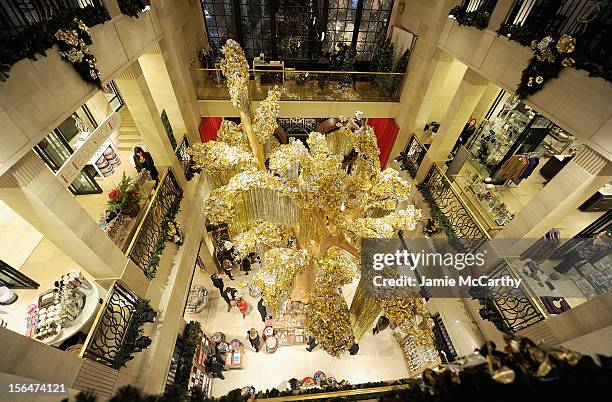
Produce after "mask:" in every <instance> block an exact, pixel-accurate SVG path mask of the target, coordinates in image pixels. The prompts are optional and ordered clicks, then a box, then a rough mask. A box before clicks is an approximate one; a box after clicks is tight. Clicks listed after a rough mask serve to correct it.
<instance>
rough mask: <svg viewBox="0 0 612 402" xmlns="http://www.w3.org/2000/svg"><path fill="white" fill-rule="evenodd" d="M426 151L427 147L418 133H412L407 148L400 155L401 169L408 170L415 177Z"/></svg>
mask: <svg viewBox="0 0 612 402" xmlns="http://www.w3.org/2000/svg"><path fill="white" fill-rule="evenodd" d="M426 153H427V149H426V148H425V147H424V146H423V145H422V144H421V143H420V141H419V139H418V138H417V136H416V134H415V133H412V137H410V140H409V141H408V146H407V147H406V150H405V151H404V152H403V153H402V154H400V156H399V157H398V162H399V163H400V167H401V169H402V170H406V171H407V172H408V173H409V174H410V177H412V178H413V179H414V178H415V177H416V174H417V171H418V170H419V167H420V166H421V162H423V158H425V154H426Z"/></svg>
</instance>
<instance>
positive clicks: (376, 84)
mask: <svg viewBox="0 0 612 402" xmlns="http://www.w3.org/2000/svg"><path fill="white" fill-rule="evenodd" d="M194 63H195V60H192V62H191V65H190V68H191V72H192V78H193V81H194V84H195V87H196V92H197V97H198V99H200V100H210V99H229V92H228V89H227V86H226V85H225V77H224V76H223V74H222V72H221V69H218V68H198V67H195V66H194ZM249 75H250V79H249V82H248V86H249V90H250V93H251V95H252V97H253V100H255V101H258V100H262V99H264V98H265V97H266V95H267V94H268V90H269V89H272V88H273V87H275V86H277V87H278V88H279V89H280V90H281V100H283V101H308V100H311V101H334V102H337V101H347V102H399V97H400V94H401V89H402V86H403V85H402V83H403V80H404V76H405V75H406V74H405V73H404V72H401V73H399V72H398V73H396V72H374V71H330V70H320V71H319V70H295V69H289V68H279V69H273V67H270V68H269V69H259V68H258V69H255V70H254V69H249Z"/></svg>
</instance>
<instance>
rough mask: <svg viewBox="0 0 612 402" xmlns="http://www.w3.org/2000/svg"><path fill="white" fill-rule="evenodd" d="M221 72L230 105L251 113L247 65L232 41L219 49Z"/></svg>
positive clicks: (237, 46) (236, 43) (241, 53)
mask: <svg viewBox="0 0 612 402" xmlns="http://www.w3.org/2000/svg"><path fill="white" fill-rule="evenodd" d="M221 52H222V53H223V59H221V65H220V67H221V72H222V73H223V75H224V76H225V77H226V78H227V88H228V90H229V94H230V98H231V100H232V104H233V105H234V106H236V107H237V108H238V109H240V110H241V111H243V112H245V113H246V114H249V115H250V113H251V110H250V109H251V100H250V95H249V65H248V63H247V61H246V57H245V56H244V51H243V50H242V48H241V47H240V45H239V44H238V42H236V41H235V40H233V39H228V40H227V42H225V45H224V46H223V47H222V48H221Z"/></svg>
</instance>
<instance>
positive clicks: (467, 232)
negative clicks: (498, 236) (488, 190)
mask: <svg viewBox="0 0 612 402" xmlns="http://www.w3.org/2000/svg"><path fill="white" fill-rule="evenodd" d="M419 190H420V191H421V193H422V194H423V197H424V198H425V200H426V201H427V202H428V203H429V205H430V207H431V209H432V217H433V218H434V219H436V220H437V221H438V222H437V223H438V224H439V225H440V227H441V228H442V229H443V230H444V231H445V232H446V234H447V235H448V237H449V240H451V241H452V243H453V245H454V246H455V248H457V249H458V250H461V251H463V250H477V249H479V248H480V246H481V245H482V244H483V243H484V242H485V241H486V240H488V239H490V237H489V234H488V233H487V231H486V229H485V228H484V226H483V225H482V224H481V223H480V222H479V221H478V219H477V218H476V216H475V215H474V213H473V212H472V211H471V210H470V208H469V207H468V206H467V205H466V204H465V202H464V201H463V200H462V199H461V197H460V196H459V194H458V193H457V192H456V191H455V189H454V188H453V186H452V184H451V182H450V181H449V180H448V178H447V177H446V176H445V175H444V173H443V172H442V171H441V170H440V168H439V167H438V166H437V165H435V164H434V165H433V166H432V167H431V169H430V170H429V172H428V173H427V176H426V177H425V180H424V181H423V183H421V184H420V185H419Z"/></svg>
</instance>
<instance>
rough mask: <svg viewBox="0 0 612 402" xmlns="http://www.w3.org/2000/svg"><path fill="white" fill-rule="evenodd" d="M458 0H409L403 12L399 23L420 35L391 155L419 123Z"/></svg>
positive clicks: (413, 50)
mask: <svg viewBox="0 0 612 402" xmlns="http://www.w3.org/2000/svg"><path fill="white" fill-rule="evenodd" d="M457 3H458V1H457V0H440V1H419V2H416V1H412V2H406V3H405V4H404V9H403V12H402V15H401V16H398V18H397V21H396V23H395V24H396V25H398V26H401V27H402V28H404V29H407V30H408V31H410V32H412V33H414V34H416V35H417V36H418V39H417V40H416V42H415V45H414V48H413V49H412V51H411V54H410V62H409V63H408V71H407V75H406V78H405V79H404V84H403V87H402V93H401V97H400V111H399V114H398V116H397V117H396V118H395V122H396V123H397V125H398V126H399V127H400V133H399V136H398V137H397V139H396V140H395V144H394V146H393V149H392V150H391V155H390V158H389V159H393V158H394V157H395V156H397V155H398V154H399V153H400V152H401V151H403V150H404V149H405V148H406V145H407V143H408V140H409V138H410V136H411V133H412V130H413V129H414V127H415V126H416V123H415V122H416V117H417V113H418V111H419V109H420V108H421V104H422V102H423V100H424V98H425V94H426V92H427V89H428V86H429V83H430V82H431V81H432V77H433V74H434V71H435V69H436V59H435V58H434V57H435V55H436V53H437V52H438V51H439V50H438V41H439V39H440V37H441V35H443V33H444V32H445V31H448V30H450V27H451V26H452V24H451V25H449V23H450V22H452V21H451V20H449V18H448V12H449V11H450V10H451V9H452V8H453V7H454V6H456V5H457ZM419 128H422V126H421V127H419Z"/></svg>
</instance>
